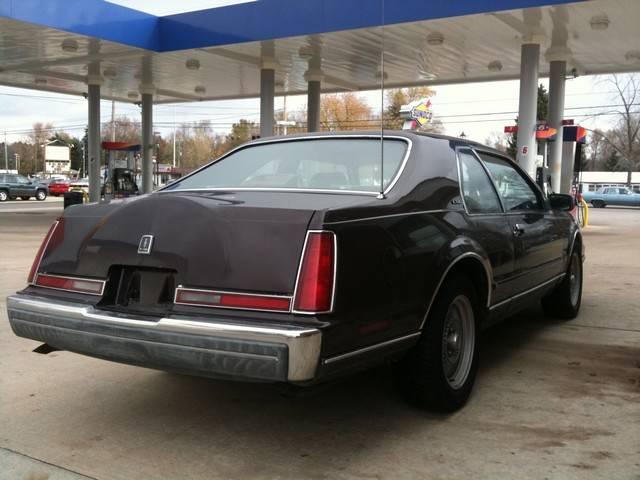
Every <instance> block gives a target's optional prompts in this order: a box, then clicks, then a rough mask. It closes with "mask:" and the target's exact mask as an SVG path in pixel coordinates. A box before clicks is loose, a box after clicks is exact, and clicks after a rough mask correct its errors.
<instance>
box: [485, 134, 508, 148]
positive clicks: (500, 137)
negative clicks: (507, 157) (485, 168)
mask: <svg viewBox="0 0 640 480" xmlns="http://www.w3.org/2000/svg"><path fill="white" fill-rule="evenodd" d="M484 143H485V145H487V146H488V147H492V148H495V149H496V150H500V151H501V152H504V153H507V137H506V136H505V134H504V133H500V132H491V133H490V134H489V136H488V137H487V138H485V140H484Z"/></svg>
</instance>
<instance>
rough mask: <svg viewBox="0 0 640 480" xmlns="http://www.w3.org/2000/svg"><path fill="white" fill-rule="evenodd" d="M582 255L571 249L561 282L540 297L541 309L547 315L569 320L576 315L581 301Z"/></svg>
mask: <svg viewBox="0 0 640 480" xmlns="http://www.w3.org/2000/svg"><path fill="white" fill-rule="evenodd" d="M582 277H583V275H582V257H581V255H580V252H578V251H575V250H574V251H573V252H572V253H571V257H570V260H569V266H568V268H567V273H566V275H565V276H564V278H563V279H562V282H560V284H559V285H558V286H557V287H556V288H555V289H554V290H553V291H552V292H551V293H550V294H549V295H547V296H546V297H544V298H543V299H542V309H543V311H544V314H545V315H546V316H548V317H553V318H563V319H566V320H571V319H573V318H576V317H577V316H578V312H580V304H581V303H582Z"/></svg>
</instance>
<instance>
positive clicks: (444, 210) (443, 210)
mask: <svg viewBox="0 0 640 480" xmlns="http://www.w3.org/2000/svg"><path fill="white" fill-rule="evenodd" d="M451 212H452V213H460V210H447V209H444V208H442V209H436V210H421V211H419V212H405V213H390V214H389V215H376V216H375V217H363V218H353V219H351V220H338V221H335V222H326V223H325V225H338V224H341V223H353V222H366V221H368V220H379V219H381V218H393V217H406V216H409V215H424V214H430V213H451Z"/></svg>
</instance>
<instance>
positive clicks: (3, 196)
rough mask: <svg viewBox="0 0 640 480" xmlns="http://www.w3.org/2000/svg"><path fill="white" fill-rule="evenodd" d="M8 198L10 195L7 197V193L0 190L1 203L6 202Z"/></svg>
mask: <svg viewBox="0 0 640 480" xmlns="http://www.w3.org/2000/svg"><path fill="white" fill-rule="evenodd" d="M8 198H9V195H7V192H5V191H4V190H0V202H5V201H6V200H7V199H8Z"/></svg>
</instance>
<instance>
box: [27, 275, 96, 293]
mask: <svg viewBox="0 0 640 480" xmlns="http://www.w3.org/2000/svg"><path fill="white" fill-rule="evenodd" d="M42 275H44V276H45V277H53V278H66V279H67V280H78V281H80V282H90V283H91V282H93V283H100V284H102V285H101V287H100V293H92V292H84V291H82V290H72V289H68V288H57V287H49V286H47V285H38V284H37V283H35V282H34V283H32V284H31V285H32V286H33V287H38V288H48V289H50V290H60V291H62V292H73V293H82V294H84V295H95V296H98V297H101V296H102V294H103V293H104V287H105V284H106V283H107V281H106V280H99V279H97V278H87V277H70V276H68V275H53V274H50V273H43V274H42ZM39 276H40V274H38V275H36V282H37V281H38V277H39Z"/></svg>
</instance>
